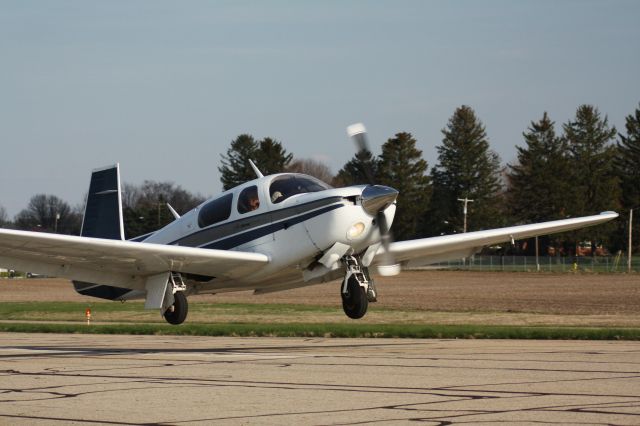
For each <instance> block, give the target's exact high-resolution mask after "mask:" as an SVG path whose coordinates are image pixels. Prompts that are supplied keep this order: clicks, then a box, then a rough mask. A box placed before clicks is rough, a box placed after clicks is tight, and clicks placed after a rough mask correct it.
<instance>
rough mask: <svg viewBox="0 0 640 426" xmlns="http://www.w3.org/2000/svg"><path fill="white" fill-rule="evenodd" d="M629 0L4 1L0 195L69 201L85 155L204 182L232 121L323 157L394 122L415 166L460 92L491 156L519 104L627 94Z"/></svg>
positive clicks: (523, 108)
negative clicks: (356, 126) (408, 136)
mask: <svg viewBox="0 0 640 426" xmlns="http://www.w3.org/2000/svg"><path fill="white" fill-rule="evenodd" d="M639 18H640V2H638V1H540V0H536V1H517V2H516V1H482V2H479V1H368V2H360V1H349V2H347V1H317V2H302V1H290V2H286V1H280V2H273V1H271V2H267V1H255V2H244V1H206V2H205V1H157V0H153V1H142V0H139V1H87V0H81V1H55V2H53V1H28V2H25V1H22V0H17V1H5V0H1V1H0V117H1V118H0V156H1V158H2V162H1V166H0V205H3V206H4V207H5V208H6V209H7V211H8V212H9V214H10V215H11V216H13V215H14V214H16V213H17V212H18V211H19V210H21V209H22V208H24V207H25V206H26V205H27V202H28V200H29V198H30V197H31V196H32V195H34V194H36V193H48V194H55V195H57V196H59V197H62V198H63V199H65V200H67V201H68V202H69V203H71V204H72V205H74V204H78V203H80V202H81V199H82V197H83V194H84V193H85V192H86V190H87V187H88V179H89V174H90V171H91V169H93V168H96V167H100V166H104V165H108V164H113V163H115V162H120V164H121V172H122V176H123V180H125V181H127V182H133V183H140V182H142V181H143V180H144V179H154V180H169V181H173V182H176V183H178V184H180V185H182V186H183V187H184V188H186V189H188V190H191V191H194V192H200V193H202V194H204V195H212V194H215V193H216V192H218V191H219V190H220V189H221V184H220V181H219V174H218V171H217V167H218V165H219V163H220V154H221V153H223V152H225V151H226V149H227V148H228V146H229V143H230V141H231V140H232V139H233V138H235V137H236V136H237V135H238V134H240V133H250V134H253V135H254V136H255V137H257V138H262V137H265V136H271V137H274V138H276V139H278V140H280V141H281V142H282V143H283V144H284V146H285V147H286V149H287V150H289V151H290V152H293V153H294V155H295V156H296V157H311V158H316V159H319V160H323V161H326V162H327V163H328V164H329V165H330V167H332V169H333V170H334V171H337V170H338V169H339V168H340V167H341V166H342V164H343V163H344V162H345V161H347V160H348V159H349V158H351V156H352V155H353V152H354V148H353V146H352V145H351V143H350V142H349V140H348V139H347V137H346V134H345V127H346V126H347V125H349V124H351V123H353V122H357V121H363V122H364V123H365V124H366V125H367V127H368V129H369V132H370V139H371V143H372V144H373V145H376V146H379V145H380V144H381V143H383V142H384V141H385V140H386V139H387V138H389V137H391V136H393V135H394V134H395V133H397V132H399V131H409V132H411V133H413V135H414V136H415V137H416V138H417V140H418V145H419V148H420V149H422V150H423V152H424V156H425V158H426V159H427V161H428V162H429V166H430V167H431V166H432V165H434V164H435V162H436V151H435V146H436V145H438V144H440V142H441V139H442V137H441V133H440V130H441V129H442V128H443V127H444V126H445V125H446V122H447V119H448V118H449V117H450V116H451V114H452V113H453V111H454V109H455V108H456V107H458V106H460V105H462V104H467V105H470V106H472V107H473V108H474V109H475V110H476V113H477V114H478V116H479V117H480V119H481V120H482V121H483V122H484V124H485V125H486V127H487V132H488V135H489V138H490V141H491V145H492V148H493V149H494V150H495V151H497V152H498V153H499V154H500V156H501V157H502V160H503V162H505V163H507V162H512V161H513V160H514V158H515V145H516V144H522V143H523V142H522V136H521V134H522V132H523V131H524V130H525V129H526V127H527V126H528V125H529V122H530V121H531V120H537V119H539V118H540V117H541V116H542V113H543V111H545V110H546V111H548V112H549V114H550V116H551V118H552V119H553V120H555V121H556V123H557V125H558V126H559V125H560V124H562V123H564V122H566V121H567V120H569V119H570V118H572V117H573V115H574V113H575V110H576V108H577V107H578V106H579V105H580V104H583V103H589V104H594V105H596V106H598V107H599V108H600V111H601V112H602V113H604V114H607V115H608V116H609V120H610V122H611V123H612V124H614V125H615V126H616V127H618V128H619V130H621V129H622V128H623V125H624V117H625V116H626V115H628V114H630V113H632V112H633V111H634V109H635V108H636V107H637V106H638V102H640V84H639V76H640V50H639V47H638V46H639V45H640V43H639V42H640V25H638V22H640V19H639Z"/></svg>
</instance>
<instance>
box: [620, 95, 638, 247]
mask: <svg viewBox="0 0 640 426" xmlns="http://www.w3.org/2000/svg"><path fill="white" fill-rule="evenodd" d="M625 127H626V130H627V135H626V136H624V135H622V134H619V138H620V140H619V141H618V149H617V155H616V161H615V166H616V174H617V175H618V178H619V179H620V183H621V185H620V186H621V189H622V196H621V201H622V207H623V209H624V210H623V211H622V212H621V213H622V215H623V216H625V217H626V220H625V221H622V220H621V221H619V222H620V223H619V228H620V229H619V233H618V235H620V236H624V238H620V240H621V241H619V246H620V248H622V249H623V250H625V251H626V245H627V244H628V243H627V240H626V238H627V234H626V233H625V231H626V227H627V226H628V223H629V213H628V210H629V209H634V211H633V213H634V222H635V223H636V224H638V223H640V219H638V218H640V106H639V107H638V108H636V110H635V113H634V114H630V115H628V116H627V118H626V123H625ZM625 222H626V223H625ZM622 228H625V229H622ZM632 241H633V251H634V252H638V251H639V250H640V226H638V225H636V226H634V232H633V236H632Z"/></svg>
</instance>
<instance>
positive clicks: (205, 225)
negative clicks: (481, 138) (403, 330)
mask: <svg viewBox="0 0 640 426" xmlns="http://www.w3.org/2000/svg"><path fill="white" fill-rule="evenodd" d="M347 131H348V134H349V136H350V137H351V138H352V139H354V140H355V142H356V143H357V145H358V147H359V149H360V150H368V147H367V141H366V131H365V128H364V126H363V125H362V124H354V125H352V126H349V127H348V129H347ZM249 161H250V160H249ZM251 165H252V167H253V169H254V171H255V173H256V175H257V179H255V180H252V181H250V182H246V183H244V184H242V185H239V186H237V187H235V188H233V189H230V190H228V191H225V192H223V193H222V194H220V195H218V196H216V197H214V198H212V199H209V200H207V201H205V202H204V203H202V204H201V205H199V206H197V207H196V208H194V209H193V210H191V211H189V212H188V213H186V214H184V215H183V216H179V215H178V214H177V213H176V212H175V210H173V209H172V208H171V207H170V206H169V208H170V210H171V212H172V213H173V215H174V217H175V220H174V221H173V222H172V223H170V224H168V225H167V226H165V227H164V228H162V229H159V230H157V231H155V232H152V233H150V234H147V235H142V236H139V237H136V238H133V239H131V240H125V238H124V226H123V221H122V201H121V199H122V197H121V188H120V170H119V167H118V165H117V164H116V165H115V166H111V167H107V168H103V169H98V170H94V171H93V173H92V175H91V182H90V185H89V193H88V197H87V202H86V207H85V212H84V219H83V223H82V231H81V235H80V236H69V235H58V234H49V233H41V232H27V231H16V230H9V229H0V265H2V266H3V267H8V268H13V269H17V270H23V271H33V272H35V273H39V274H47V275H51V276H57V277H63V278H69V279H71V280H73V285H74V287H75V289H76V291H77V292H78V293H80V294H83V295H87V296H94V297H98V298H103V299H110V300H121V301H125V300H131V299H145V308H146V309H159V310H160V313H161V314H162V315H163V316H164V318H165V319H166V321H167V322H169V323H171V324H181V323H182V322H184V320H185V319H186V317H187V311H188V305H187V295H190V294H202V293H222V292H231V291H242V290H253V291H254V293H255V294H263V293H269V292H275V291H281V290H287V289H292V288H297V287H304V286H310V285H313V284H318V283H322V282H327V281H331V280H336V279H339V278H342V284H341V285H340V289H339V291H340V294H341V296H342V305H343V309H344V312H345V313H346V315H347V316H349V317H350V318H354V319H357V318H361V317H363V316H364V315H365V313H366V312H367V307H368V303H369V302H375V301H376V288H375V285H374V281H373V279H372V275H373V274H372V272H373V271H377V273H378V274H380V275H395V274H397V273H399V272H400V269H401V268H406V267H413V266H420V265H428V264H432V263H437V262H441V261H445V260H449V259H459V258H463V257H468V256H471V255H473V254H474V253H476V252H478V251H479V250H480V249H481V248H482V247H484V246H487V245H494V244H498V243H503V242H508V241H511V242H513V241H514V240H517V239H523V238H529V237H533V236H536V235H546V234H551V233H557V232H564V231H569V230H572V229H577V228H582V227H586V226H591V225H597V224H600V223H603V222H607V221H609V220H612V219H614V218H616V217H617V216H618V214H617V213H615V212H604V213H601V214H599V215H595V216H587V217H579V218H572V219H564V220H556V221H551V222H544V223H537V224H530V225H519V226H513V227H508V228H500V229H492V230H485V231H476V232H467V233H463V234H453V235H444V236H439V237H432V238H422V239H416V240H409V241H398V242H393V241H391V237H390V232H389V226H390V224H391V223H392V221H393V217H394V214H395V211H396V198H397V195H398V191H396V190H395V189H393V188H390V187H386V186H380V185H376V184H375V181H374V177H373V176H372V173H371V171H365V172H366V175H367V177H368V179H369V182H370V183H369V184H368V185H356V186H349V187H345V188H332V187H330V186H328V185H327V184H325V183H323V182H321V181H319V180H317V179H315V178H313V177H311V176H306V175H303V174H297V173H281V174H274V175H270V176H263V175H262V173H261V172H260V170H259V169H258V168H257V167H256V166H255V165H254V164H253V162H251ZM336 292H337V291H336Z"/></svg>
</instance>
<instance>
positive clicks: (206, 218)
mask: <svg viewBox="0 0 640 426" xmlns="http://www.w3.org/2000/svg"><path fill="white" fill-rule="evenodd" d="M232 198H233V194H226V195H223V196H222V197H220V198H216V199H215V200H212V201H209V202H208V203H207V204H205V205H204V206H202V208H201V209H200V213H198V226H200V228H206V227H207V226H211V225H213V224H214V223H218V222H222V221H225V220H227V219H229V216H231V200H232Z"/></svg>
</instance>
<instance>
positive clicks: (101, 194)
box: [80, 164, 124, 240]
mask: <svg viewBox="0 0 640 426" xmlns="http://www.w3.org/2000/svg"><path fill="white" fill-rule="evenodd" d="M80 235H82V236H83V237H93V238H106V239H110V240H124V225H123V222H122V195H121V191H120V167H119V165H118V164H116V165H114V166H109V167H105V168H102V169H96V170H94V171H93V173H92V174H91V183H90V184H89V194H88V195H87V205H86V207H85V210H84V219H83V221H82V232H81V233H80Z"/></svg>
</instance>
